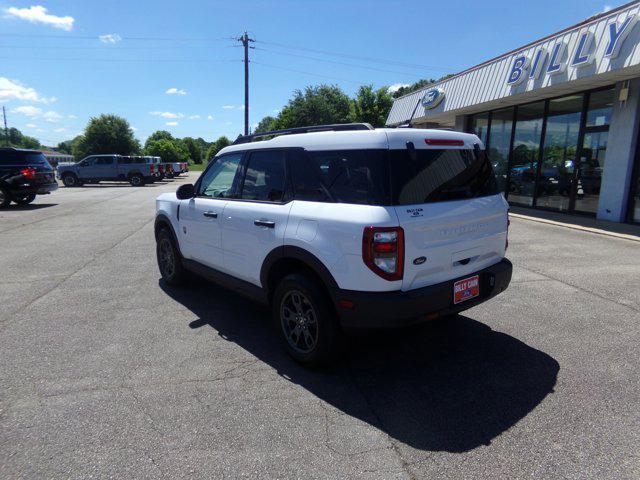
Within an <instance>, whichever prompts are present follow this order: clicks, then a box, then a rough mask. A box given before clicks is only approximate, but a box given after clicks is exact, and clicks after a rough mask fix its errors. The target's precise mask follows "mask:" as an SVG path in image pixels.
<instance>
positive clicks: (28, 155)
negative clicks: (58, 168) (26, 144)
mask: <svg viewBox="0 0 640 480" xmlns="http://www.w3.org/2000/svg"><path fill="white" fill-rule="evenodd" d="M3 165H7V166H9V167H11V170H12V172H13V173H12V174H13V175H16V176H18V175H19V176H20V177H18V178H21V180H18V181H19V182H20V183H25V184H26V183H29V184H36V185H48V184H51V183H55V182H56V180H55V172H54V170H53V167H52V166H51V165H50V164H49V162H48V161H47V159H46V157H45V156H44V155H43V154H42V153H41V152H36V151H28V150H15V151H9V152H3Z"/></svg>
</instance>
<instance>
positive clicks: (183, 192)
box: [176, 183, 196, 200]
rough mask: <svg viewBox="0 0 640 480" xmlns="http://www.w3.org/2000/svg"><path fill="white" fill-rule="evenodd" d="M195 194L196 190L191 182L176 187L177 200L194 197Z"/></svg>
mask: <svg viewBox="0 0 640 480" xmlns="http://www.w3.org/2000/svg"><path fill="white" fill-rule="evenodd" d="M195 195H196V190H195V189H194V188H193V184H191V183H185V184H184V185H180V187H178V190H176V197H178V200H188V199H190V198H193V197H195Z"/></svg>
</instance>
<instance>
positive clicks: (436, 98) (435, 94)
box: [422, 87, 444, 110]
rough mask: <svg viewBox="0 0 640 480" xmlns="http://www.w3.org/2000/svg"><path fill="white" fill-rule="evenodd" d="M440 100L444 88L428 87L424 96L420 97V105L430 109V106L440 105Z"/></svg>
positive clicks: (442, 96)
mask: <svg viewBox="0 0 640 480" xmlns="http://www.w3.org/2000/svg"><path fill="white" fill-rule="evenodd" d="M442 100H444V90H442V89H441V88H438V87H434V88H430V89H429V90H427V91H426V92H424V96H423V97H422V106H423V107H424V108H426V109H427V110H431V109H432V108H436V107H437V106H438V105H440V102H442Z"/></svg>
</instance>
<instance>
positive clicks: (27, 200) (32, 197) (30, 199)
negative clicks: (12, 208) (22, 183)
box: [13, 193, 36, 205]
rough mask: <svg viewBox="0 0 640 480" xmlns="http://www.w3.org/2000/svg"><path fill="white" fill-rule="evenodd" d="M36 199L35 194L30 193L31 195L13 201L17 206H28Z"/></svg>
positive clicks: (14, 198) (15, 198)
mask: <svg viewBox="0 0 640 480" xmlns="http://www.w3.org/2000/svg"><path fill="white" fill-rule="evenodd" d="M35 199H36V194H35V193H32V194H31V195H27V196H26V197H13V201H14V202H16V203H17V204H18V205H28V204H30V203H31V202H33V201H34V200H35Z"/></svg>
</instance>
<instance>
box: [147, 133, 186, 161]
mask: <svg viewBox="0 0 640 480" xmlns="http://www.w3.org/2000/svg"><path fill="white" fill-rule="evenodd" d="M144 151H145V153H146V154H147V155H151V156H154V157H161V158H162V161H163V162H169V163H173V162H181V161H183V155H184V152H182V151H181V150H180V148H179V147H178V145H177V144H176V142H175V141H173V140H168V139H166V138H162V139H160V140H152V141H151V142H150V143H149V142H147V144H146V146H145V149H144Z"/></svg>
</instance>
